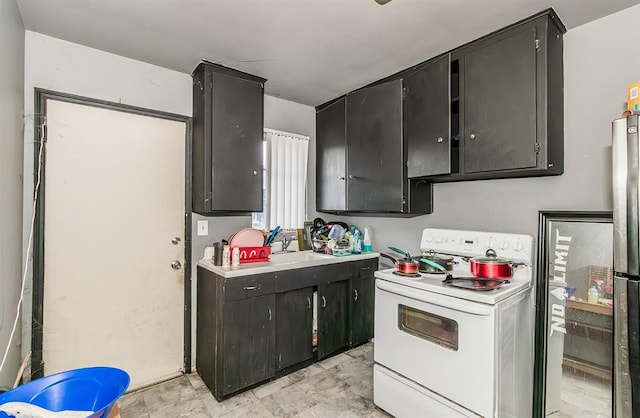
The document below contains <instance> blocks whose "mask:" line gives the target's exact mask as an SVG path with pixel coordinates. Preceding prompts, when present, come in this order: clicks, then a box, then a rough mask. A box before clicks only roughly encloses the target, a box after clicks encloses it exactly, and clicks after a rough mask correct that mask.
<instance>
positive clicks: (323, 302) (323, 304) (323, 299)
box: [322, 296, 327, 308]
mask: <svg viewBox="0 0 640 418" xmlns="http://www.w3.org/2000/svg"><path fill="white" fill-rule="evenodd" d="M322 307H323V308H326V307H327V300H326V299H325V298H324V296H322Z"/></svg>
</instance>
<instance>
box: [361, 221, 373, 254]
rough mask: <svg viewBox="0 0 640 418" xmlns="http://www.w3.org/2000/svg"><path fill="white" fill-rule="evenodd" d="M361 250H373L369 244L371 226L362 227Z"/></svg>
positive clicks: (367, 251)
mask: <svg viewBox="0 0 640 418" xmlns="http://www.w3.org/2000/svg"><path fill="white" fill-rule="evenodd" d="M362 244H363V245H362V247H363V248H362V250H363V251H364V252H365V253H370V252H371V251H372V250H373V247H372V246H371V228H370V227H369V226H365V227H364V238H363V239H362Z"/></svg>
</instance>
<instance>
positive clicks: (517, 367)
mask: <svg viewBox="0 0 640 418" xmlns="http://www.w3.org/2000/svg"><path fill="white" fill-rule="evenodd" d="M533 248H534V247H533V238H532V237H531V236H529V235H521V234H503V233H491V232H477V231H459V230H449V229H431V228H427V229H425V230H424V231H423V234H422V240H421V244H420V249H421V251H422V252H423V253H428V252H429V251H435V252H436V253H439V254H449V255H453V256H454V262H455V264H454V267H453V270H452V271H451V274H452V276H453V277H473V276H472V274H471V269H470V263H469V258H472V257H476V256H484V255H485V253H486V251H487V249H493V250H495V251H496V252H497V254H498V256H499V257H501V258H506V259H509V260H512V261H514V262H516V263H522V265H520V266H519V267H517V268H515V269H514V274H513V277H512V278H511V280H510V281H509V282H508V283H505V284H502V285H501V286H499V287H498V288H496V289H493V290H472V289H463V288H458V287H451V286H448V285H445V284H443V282H442V281H443V279H444V278H445V276H444V274H426V273H421V274H420V275H419V277H418V276H416V277H406V276H401V275H398V274H396V273H395V269H387V270H380V271H378V272H376V274H375V276H376V302H375V303H376V306H375V344H374V360H375V365H374V402H375V404H376V405H378V406H379V407H381V408H382V409H384V410H386V411H387V412H389V413H391V414H392V415H394V416H397V417H404V416H406V417H413V416H429V417H457V416H460V417H464V416H471V417H477V416H482V417H511V416H513V417H520V416H529V415H530V413H531V406H532V388H533V350H534V316H535V305H534V300H535V299H534V292H533V287H532V284H533V268H532V265H533V262H534V255H533Z"/></svg>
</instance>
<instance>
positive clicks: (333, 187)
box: [316, 97, 347, 211]
mask: <svg viewBox="0 0 640 418" xmlns="http://www.w3.org/2000/svg"><path fill="white" fill-rule="evenodd" d="M345 106H346V100H345V98H344V97H342V98H341V99H339V100H337V101H336V102H335V103H332V104H331V105H329V106H327V107H326V108H324V109H322V110H320V111H318V113H317V115H316V210H318V211H336V210H345V209H346V200H345V198H346V189H345V187H346V182H345V165H346V158H347V150H346V146H347V144H346V120H345V112H346V107H345Z"/></svg>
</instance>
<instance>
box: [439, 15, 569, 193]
mask: <svg viewBox="0 0 640 418" xmlns="http://www.w3.org/2000/svg"><path fill="white" fill-rule="evenodd" d="M563 33H564V27H563V26H562V25H561V23H560V22H559V20H558V18H557V16H555V14H553V13H544V14H542V15H540V16H537V17H535V18H532V19H529V20H527V21H524V22H522V23H520V24H517V25H515V26H513V27H510V28H508V29H506V30H504V31H501V32H498V33H496V34H494V35H492V36H490V37H487V38H484V39H482V40H479V41H477V42H474V43H472V44H470V45H468V46H466V47H464V48H461V49H460V50H457V51H455V52H453V53H452V58H451V59H452V60H453V61H455V62H456V64H457V65H458V67H459V74H458V77H457V79H458V80H459V85H458V88H459V91H460V99H459V109H460V111H459V114H458V115H457V117H458V118H459V120H458V121H457V122H459V134H460V142H461V146H460V148H459V152H460V170H459V173H458V174H459V176H453V177H452V178H451V179H450V180H473V179H484V178H504V177H530V176H544V175H558V174H562V173H563V171H564V151H563V149H564V135H563V131H564V128H563V74H562V72H563V63H562V34H563ZM443 180H444V181H446V179H444V178H443Z"/></svg>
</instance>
